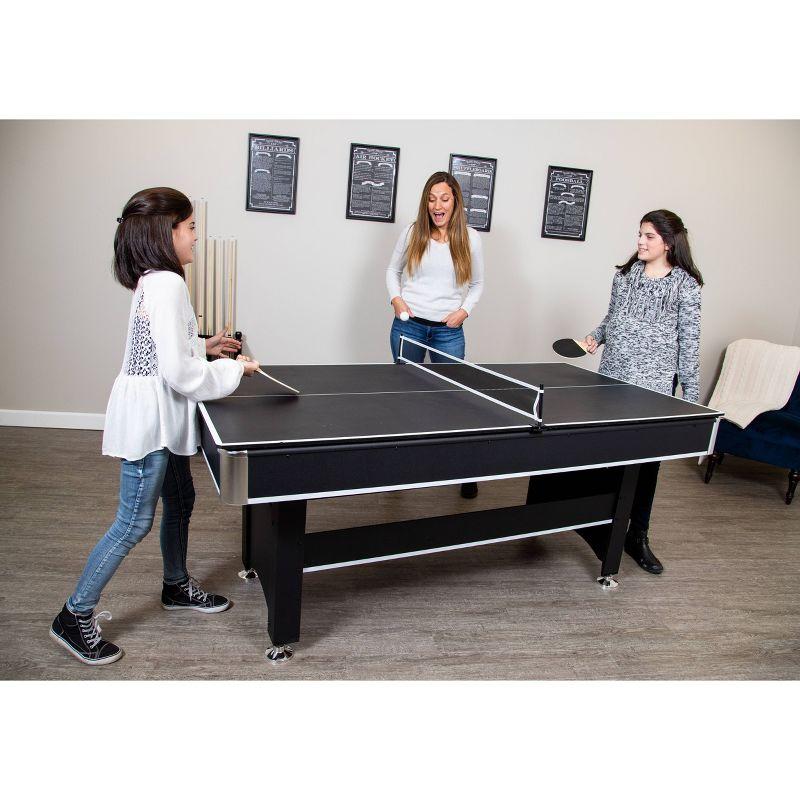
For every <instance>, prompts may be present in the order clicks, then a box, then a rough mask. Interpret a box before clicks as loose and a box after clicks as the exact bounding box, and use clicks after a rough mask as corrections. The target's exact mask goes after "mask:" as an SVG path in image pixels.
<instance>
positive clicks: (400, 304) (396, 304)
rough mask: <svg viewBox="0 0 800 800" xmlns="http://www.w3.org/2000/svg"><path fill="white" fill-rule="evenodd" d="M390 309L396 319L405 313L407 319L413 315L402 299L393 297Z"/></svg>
mask: <svg viewBox="0 0 800 800" xmlns="http://www.w3.org/2000/svg"><path fill="white" fill-rule="evenodd" d="M392 308H394V315H395V316H396V317H397V319H400V315H401V314H402V313H403V312H404V311H405V312H406V314H408V316H409V317H413V316H414V314H413V313H412V312H411V309H410V308H409V307H408V306H407V305H406V301H405V300H403V298H402V297H393V298H392Z"/></svg>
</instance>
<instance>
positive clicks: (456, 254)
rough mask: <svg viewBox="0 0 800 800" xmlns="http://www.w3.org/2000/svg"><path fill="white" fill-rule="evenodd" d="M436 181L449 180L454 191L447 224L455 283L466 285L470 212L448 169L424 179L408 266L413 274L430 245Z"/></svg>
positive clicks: (469, 263) (469, 271) (469, 275)
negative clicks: (431, 204) (430, 201)
mask: <svg viewBox="0 0 800 800" xmlns="http://www.w3.org/2000/svg"><path fill="white" fill-rule="evenodd" d="M437 183H446V184H447V185H448V187H449V188H450V191H451V192H452V193H453V215H452V216H451V217H450V223H449V224H448V226H447V236H448V238H449V239H450V255H451V257H452V259H453V269H454V270H455V274H456V284H457V285H458V286H463V285H464V284H466V283H469V282H470V280H472V255H471V253H470V249H469V230H468V228H467V215H466V213H465V212H464V198H463V197H462V196H461V187H460V186H459V185H458V181H457V180H456V179H455V178H454V177H453V176H452V175H451V174H450V173H449V172H434V173H433V175H431V176H430V178H428V180H427V181H426V182H425V188H424V189H423V190H422V197H420V199H419V210H418V211H417V219H416V221H415V222H414V225H413V226H412V228H411V237H410V238H409V240H408V246H407V247H406V269H407V270H408V274H409V275H413V274H414V272H415V270H416V269H417V267H418V266H419V264H420V261H422V257H423V256H424V255H425V252H426V251H427V249H428V247H429V245H430V241H431V233H432V232H433V227H432V225H431V215H430V214H429V213H428V196H429V195H430V192H431V189H432V188H433V187H434V186H435V185H436V184H437Z"/></svg>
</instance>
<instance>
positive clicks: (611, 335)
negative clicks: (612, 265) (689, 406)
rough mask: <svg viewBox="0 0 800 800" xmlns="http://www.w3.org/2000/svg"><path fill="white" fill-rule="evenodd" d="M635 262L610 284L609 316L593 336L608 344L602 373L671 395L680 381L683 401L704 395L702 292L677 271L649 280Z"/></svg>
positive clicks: (601, 361)
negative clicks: (701, 389) (701, 358)
mask: <svg viewBox="0 0 800 800" xmlns="http://www.w3.org/2000/svg"><path fill="white" fill-rule="evenodd" d="M644 267H645V265H644V262H643V261H637V262H636V263H635V264H633V266H631V268H630V271H629V272H628V273H627V274H626V275H623V274H622V272H621V271H618V272H617V274H616V275H614V280H613V282H612V284H611V302H610V303H609V305H608V314H606V317H605V319H604V320H603V321H602V322H601V323H600V325H599V326H598V327H597V328H595V329H594V330H593V331H592V332H591V336H594V338H595V339H597V342H598V343H599V344H605V348H604V349H603V357H602V359H601V360H600V372H602V373H603V374H604V375H608V376H610V377H612V378H618V379H619V380H623V381H627V382H628V383H634V384H636V385H637V386H644V387H645V388H647V389H654V390H655V391H657V392H661V393H662V394H671V393H672V381H673V378H674V376H675V375H676V374H677V375H678V380H679V381H680V384H681V386H682V387H683V397H684V399H686V400H690V401H691V402H693V403H696V402H697V401H698V398H699V395H700V286H699V284H698V283H697V281H696V280H695V279H694V278H693V277H692V276H691V275H689V273H688V272H686V271H685V270H682V269H680V268H677V267H676V268H674V269H673V270H672V271H671V272H670V273H669V274H668V275H666V276H664V277H663V278H648V277H647V276H646V275H645V274H644Z"/></svg>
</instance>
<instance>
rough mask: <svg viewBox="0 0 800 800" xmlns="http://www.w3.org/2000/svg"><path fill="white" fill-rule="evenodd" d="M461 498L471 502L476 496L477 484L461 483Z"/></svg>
mask: <svg viewBox="0 0 800 800" xmlns="http://www.w3.org/2000/svg"><path fill="white" fill-rule="evenodd" d="M461 496H462V497H463V498H465V499H466V500H472V498H473V497H477V496H478V484H477V483H462V484H461Z"/></svg>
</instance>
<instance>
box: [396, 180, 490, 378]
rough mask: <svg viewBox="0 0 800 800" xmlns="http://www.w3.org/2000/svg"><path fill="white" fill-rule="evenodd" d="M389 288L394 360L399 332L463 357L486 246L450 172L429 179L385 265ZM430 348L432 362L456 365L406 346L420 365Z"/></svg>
mask: <svg viewBox="0 0 800 800" xmlns="http://www.w3.org/2000/svg"><path fill="white" fill-rule="evenodd" d="M386 288H387V289H388V291H389V300H390V301H391V303H392V307H393V308H394V314H395V316H394V320H393V322H392V330H391V334H390V337H389V341H390V345H391V348H392V359H393V360H395V361H396V360H397V356H398V353H399V350H400V337H401V336H407V337H408V338H410V339H414V340H416V341H418V342H423V343H424V344H426V345H430V346H431V347H433V348H436V349H437V350H441V351H442V352H444V353H447V354H449V355H453V356H456V357H458V358H464V352H465V342H464V329H463V327H462V326H463V324H464V320H465V319H466V318H467V317H468V316H469V315H470V314H471V313H472V309H473V308H474V307H475V304H476V303H477V302H478V300H479V299H480V296H481V293H482V292H483V250H482V249H481V240H480V236H479V235H478V232H477V231H475V230H473V229H472V228H469V227H467V218H466V214H465V213H464V201H463V199H462V197H461V187H460V186H459V185H458V181H457V180H456V179H455V178H454V177H453V176H452V175H451V174H450V173H449V172H435V173H434V174H433V175H431V177H430V178H428V180H427V181H426V183H425V188H424V189H423V190H422V196H421V197H420V201H419V209H418V211H417V219H416V220H415V221H414V222H412V223H411V224H410V225H408V226H407V227H406V228H405V229H404V230H403V232H402V234H401V235H400V238H399V239H398V240H397V244H396V245H395V248H394V252H393V253H392V258H391V261H390V262H389V266H388V268H387V269H386ZM401 315H402V317H405V319H402V318H401ZM406 315H408V316H407V317H406ZM426 352H429V353H430V359H431V361H433V362H450V363H452V360H451V359H449V358H446V357H445V356H441V355H439V354H438V353H434V352H433V351H426V350H425V349H423V348H421V347H414V346H410V347H409V346H408V345H403V356H404V357H405V358H407V359H408V360H409V361H416V362H418V363H422V361H423V360H424V359H425V353H426Z"/></svg>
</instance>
